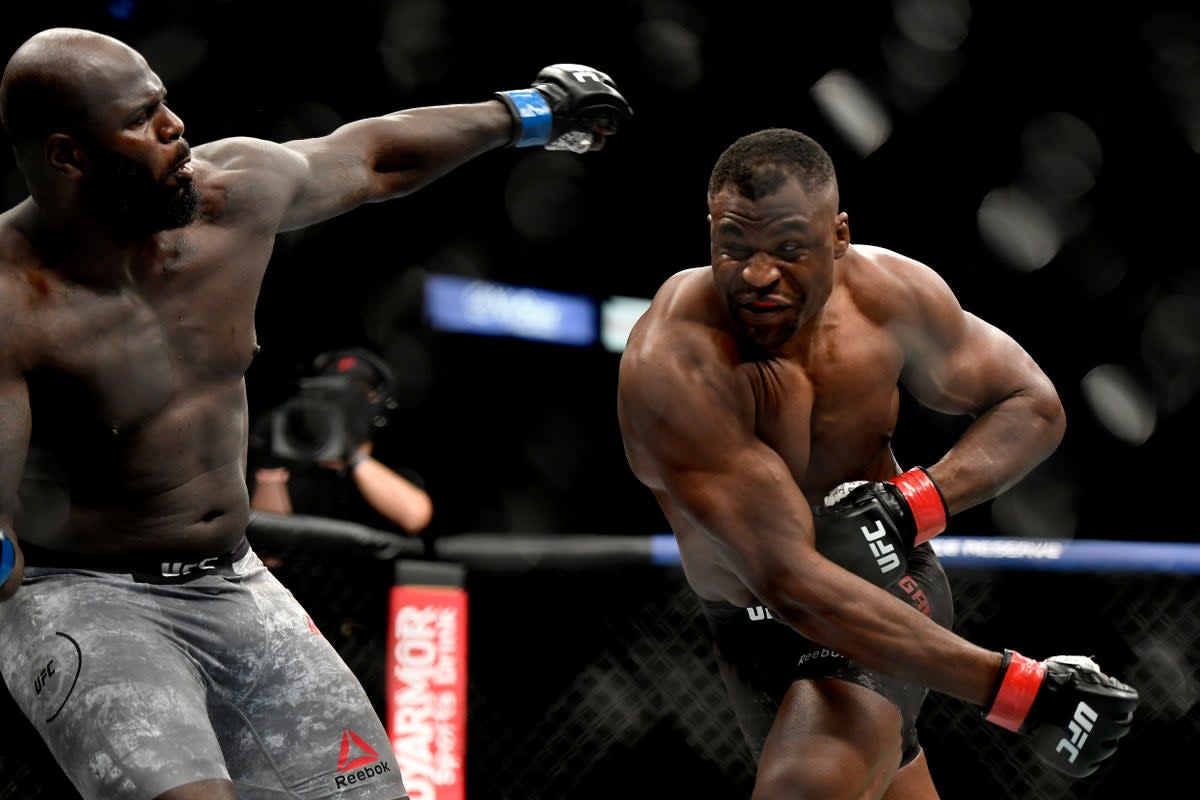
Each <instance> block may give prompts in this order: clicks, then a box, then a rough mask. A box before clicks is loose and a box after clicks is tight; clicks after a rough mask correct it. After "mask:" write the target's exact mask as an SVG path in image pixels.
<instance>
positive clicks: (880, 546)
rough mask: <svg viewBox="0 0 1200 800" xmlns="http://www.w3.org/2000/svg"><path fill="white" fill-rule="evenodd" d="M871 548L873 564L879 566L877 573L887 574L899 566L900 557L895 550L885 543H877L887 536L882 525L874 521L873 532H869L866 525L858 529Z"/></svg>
mask: <svg viewBox="0 0 1200 800" xmlns="http://www.w3.org/2000/svg"><path fill="white" fill-rule="evenodd" d="M859 530H860V531H862V535H863V538H865V539H866V540H867V542H868V544H869V545H870V547H871V555H873V556H875V563H876V564H878V565H879V571H880V572H882V573H883V574H885V575H886V574H887V573H889V572H891V571H892V570H894V569H895V568H896V567H898V566H900V556H898V555H896V548H895V547H894V546H893V545H891V544H888V543H887V542H881V541H879V540H880V539H882V538H883V537H885V536H887V530H885V529H884V527H883V523H882V522H881V521H879V520H875V530H871V529H870V528H868V527H867V526H866V525H863V526H861V527H860V528H859Z"/></svg>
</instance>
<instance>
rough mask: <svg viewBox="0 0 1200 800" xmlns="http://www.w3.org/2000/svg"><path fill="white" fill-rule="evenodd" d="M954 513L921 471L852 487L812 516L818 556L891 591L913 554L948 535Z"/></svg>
mask: <svg viewBox="0 0 1200 800" xmlns="http://www.w3.org/2000/svg"><path fill="white" fill-rule="evenodd" d="M948 515H949V509H947V507H946V501H945V499H944V498H943V497H942V493H941V491H940V490H939V489H938V487H937V485H936V484H935V483H934V482H933V479H932V478H931V477H929V473H928V472H926V471H925V470H924V469H923V468H921V467H915V468H913V469H910V470H908V471H907V472H902V473H900V474H899V475H897V476H895V477H893V478H889V479H888V480H886V481H850V482H849V483H843V484H841V485H840V486H837V487H835V488H834V489H833V491H831V492H830V493H829V494H827V495H826V496H825V500H824V503H823V504H822V505H821V506H819V507H818V508H817V509H816V510H815V511H814V512H813V523H814V525H815V533H816V540H815V544H816V548H817V552H818V553H820V554H821V555H823V556H825V557H826V558H828V559H829V560H830V561H833V562H834V563H835V564H838V565H839V566H841V567H843V568H845V569H848V570H850V571H851V572H853V573H854V574H856V575H858V576H859V577H861V578H866V579H867V580H868V581H870V582H871V583H874V584H875V585H876V586H882V587H885V588H886V587H888V586H891V585H892V584H893V583H895V582H896V581H898V580H899V579H900V576H902V575H903V574H904V573H905V570H906V568H907V566H908V553H909V551H910V550H912V549H913V547H915V546H916V545H918V544H920V543H921V542H925V541H928V540H929V539H932V538H933V537H934V536H937V535H938V534H939V533H941V532H942V531H944V530H945V529H946V518H947V516H948Z"/></svg>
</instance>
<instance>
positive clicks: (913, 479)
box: [889, 467, 946, 546]
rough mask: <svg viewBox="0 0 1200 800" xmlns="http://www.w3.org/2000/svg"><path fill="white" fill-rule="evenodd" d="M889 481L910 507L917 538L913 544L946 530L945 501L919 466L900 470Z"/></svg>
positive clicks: (927, 474) (931, 479)
mask: <svg viewBox="0 0 1200 800" xmlns="http://www.w3.org/2000/svg"><path fill="white" fill-rule="evenodd" d="M889 481H890V482H891V483H894V484H895V485H896V486H897V487H899V489H900V494H902V495H904V499H905V500H907V501H908V506H909V508H911V509H912V515H913V522H915V523H916V525H917V538H916V539H915V540H914V541H913V545H914V546H915V545H918V544H921V542H927V541H929V540H930V539H932V538H933V537H935V536H937V535H938V534H939V533H941V532H942V531H944V530H946V501H945V499H943V498H942V493H941V491H940V490H939V489H938V487H937V484H936V483H934V482H933V478H931V477H929V473H928V472H926V471H925V470H923V469H922V468H920V467H914V468H913V469H910V470H909V471H908V472H901V473H900V474H899V475H897V476H896V477H894V478H890V479H889Z"/></svg>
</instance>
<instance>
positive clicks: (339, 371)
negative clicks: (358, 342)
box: [312, 347, 398, 428]
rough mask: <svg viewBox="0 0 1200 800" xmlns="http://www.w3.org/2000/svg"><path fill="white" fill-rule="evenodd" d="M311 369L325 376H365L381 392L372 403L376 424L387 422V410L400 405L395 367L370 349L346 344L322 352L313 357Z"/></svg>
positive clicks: (376, 390) (376, 391)
mask: <svg viewBox="0 0 1200 800" xmlns="http://www.w3.org/2000/svg"><path fill="white" fill-rule="evenodd" d="M312 372H313V374H314V375H323V376H329V375H345V374H347V373H354V374H356V375H358V376H361V377H363V380H364V382H365V383H366V384H367V385H368V386H370V387H371V389H372V390H373V391H374V392H375V394H376V395H378V400H376V401H375V403H374V404H373V408H374V410H375V427H376V428H382V427H383V426H384V425H386V424H387V421H388V420H387V416H388V414H390V413H391V412H392V411H393V410H395V408H396V406H397V402H396V389H397V386H398V381H397V378H396V373H395V370H393V369H392V366H391V365H390V364H388V363H387V362H386V361H385V360H383V359H382V358H381V357H379V356H378V355H376V354H375V353H372V352H371V351H370V350H367V349H365V348H362V347H347V348H343V349H340V350H330V351H328V352H325V353H321V354H320V355H318V356H317V357H316V358H315V359H313V363H312Z"/></svg>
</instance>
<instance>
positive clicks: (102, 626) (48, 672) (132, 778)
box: [0, 582, 227, 800]
mask: <svg viewBox="0 0 1200 800" xmlns="http://www.w3.org/2000/svg"><path fill="white" fill-rule="evenodd" d="M21 591H24V589H22V590H21ZM20 595H21V592H18V594H17V595H16V596H15V597H14V598H13V601H20V600H22V598H21V597H20ZM24 600H27V601H28V605H26V606H25V608H24V609H21V608H14V609H13V611H14V613H13V614H11V615H6V616H7V619H6V623H8V624H11V625H12V627H11V628H9V629H8V630H6V633H7V634H9V635H10V636H14V637H16V636H19V637H20V639H19V644H15V645H14V643H13V642H12V640H10V641H9V642H8V643H6V644H5V645H4V646H3V647H0V668H2V669H3V673H4V678H5V682H6V683H7V685H8V687H9V691H10V693H11V694H12V696H13V699H14V700H15V701H16V703H17V705H18V706H19V707H20V708H21V710H22V712H24V713H25V715H26V716H27V717H28V718H29V720H30V722H31V723H32V724H33V726H34V727H35V728H36V729H37V731H38V733H39V734H40V735H41V736H42V738H43V739H44V740H45V742H46V745H47V747H48V748H49V750H50V752H51V753H53V755H54V757H55V760H56V761H57V762H58V764H59V765H60V767H61V768H62V770H63V771H64V772H65V773H66V774H67V776H68V777H69V778H70V779H71V781H72V782H73V783H74V784H75V786H76V787H77V789H78V790H79V791H80V793H81V794H82V795H83V796H84V797H86V798H92V797H97V798H99V797H103V798H113V799H114V800H118V799H120V798H126V797H129V798H133V797H139V798H144V797H154V796H156V795H158V794H160V793H161V792H163V791H166V790H167V789H170V788H173V787H175V786H178V785H181V784H184V783H188V782H192V781H196V780H206V779H221V778H225V777H227V773H226V772H225V767H224V761H223V759H222V755H221V749H220V746H219V745H218V744H217V741H216V738H215V736H214V734H213V731H212V729H211V727H210V725H209V719H208V714H207V711H206V703H205V687H204V685H203V682H202V680H201V678H200V676H199V675H198V673H197V672H196V670H195V668H194V665H193V664H192V663H191V662H190V661H189V660H188V659H187V657H186V655H185V654H184V653H182V652H181V651H180V649H179V648H177V647H176V646H175V645H174V644H172V642H170V641H169V640H168V639H167V638H165V636H164V634H163V631H162V630H161V628H160V627H159V625H158V622H159V620H157V618H156V614H155V613H154V611H153V610H152V609H151V608H149V607H147V606H145V605H143V604H141V603H139V602H138V601H137V600H136V599H134V598H131V597H130V596H129V595H128V594H127V593H125V592H124V591H122V590H120V589H117V588H115V587H110V586H106V585H105V584H104V583H103V582H99V583H95V584H87V585H70V584H66V585H63V586H62V587H61V588H60V589H59V590H56V591H55V593H54V596H53V597H52V598H50V600H49V601H48V602H45V601H44V600H45V598H44V597H40V598H39V597H35V596H34V593H31V594H30V596H29V597H28V598H24ZM22 611H24V612H25V613H22Z"/></svg>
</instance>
